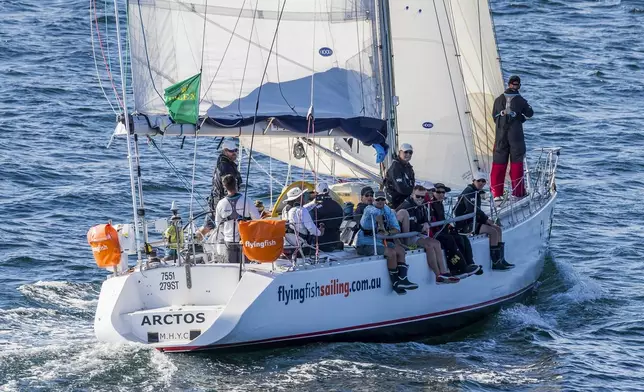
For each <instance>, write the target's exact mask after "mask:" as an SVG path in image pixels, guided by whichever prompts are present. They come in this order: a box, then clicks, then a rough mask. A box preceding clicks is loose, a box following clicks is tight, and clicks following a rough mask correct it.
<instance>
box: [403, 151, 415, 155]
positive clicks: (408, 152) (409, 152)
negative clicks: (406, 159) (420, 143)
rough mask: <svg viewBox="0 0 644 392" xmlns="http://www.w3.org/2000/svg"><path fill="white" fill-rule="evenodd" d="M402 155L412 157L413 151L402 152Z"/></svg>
mask: <svg viewBox="0 0 644 392" xmlns="http://www.w3.org/2000/svg"><path fill="white" fill-rule="evenodd" d="M403 153H404V154H409V155H413V154H414V152H413V151H403Z"/></svg>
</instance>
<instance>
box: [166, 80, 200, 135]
mask: <svg viewBox="0 0 644 392" xmlns="http://www.w3.org/2000/svg"><path fill="white" fill-rule="evenodd" d="M200 84H201V73H198V74H196V75H195V76H193V77H191V78H188V79H186V80H184V81H181V82H179V83H176V84H173V85H172V86H170V87H168V88H167V89H165V106H167V108H168V112H170V117H172V119H173V120H174V122H176V123H178V124H196V123H197V117H198V116H199V85H200Z"/></svg>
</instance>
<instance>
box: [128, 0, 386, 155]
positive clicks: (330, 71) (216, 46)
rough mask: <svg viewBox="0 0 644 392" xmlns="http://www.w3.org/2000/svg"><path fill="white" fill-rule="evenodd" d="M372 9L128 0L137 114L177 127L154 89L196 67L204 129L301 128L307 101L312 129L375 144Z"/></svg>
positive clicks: (321, 0)
mask: <svg viewBox="0 0 644 392" xmlns="http://www.w3.org/2000/svg"><path fill="white" fill-rule="evenodd" d="M374 8H375V5H374V0H370V1H369V0H364V1H345V0H298V1H289V2H286V1H285V0H222V1H217V2H213V1H210V2H207V1H206V0H189V1H181V0H129V6H128V12H129V29H130V41H131V54H132V74H133V82H134V100H135V105H136V111H137V112H138V113H141V114H145V115H146V122H147V123H148V125H149V126H150V128H161V129H163V130H171V129H172V128H177V126H176V125H174V124H172V123H171V122H170V121H169V119H168V118H167V117H168V116H167V111H166V108H165V105H164V100H163V96H162V93H163V89H165V88H167V87H169V86H171V85H173V84H175V83H177V82H178V81H181V80H184V79H186V78H188V77H190V76H192V75H195V74H197V73H199V72H200V70H201V92H200V95H201V98H202V99H201V102H200V107H199V112H200V115H201V116H202V117H204V118H205V119H206V122H205V123H204V128H208V129H206V130H204V133H203V134H211V135H214V134H217V132H216V131H213V128H214V129H221V133H220V134H221V135H231V134H232V135H235V132H236V134H237V135H249V134H250V133H251V128H255V130H256V134H258V135H259V136H262V135H268V134H264V133H262V131H265V129H266V125H267V124H268V123H269V122H270V123H271V124H272V125H276V126H279V127H280V128H281V129H283V130H286V131H288V132H295V133H308V132H310V130H311V128H312V124H311V122H310V121H308V118H309V117H308V114H309V113H310V112H311V108H312V113H313V115H314V118H315V127H316V131H317V132H320V133H319V134H318V136H323V133H322V132H323V131H325V130H326V131H330V130H332V129H336V130H337V131H336V134H337V135H338V136H341V135H346V136H351V137H355V138H357V139H359V140H361V141H363V142H365V143H367V144H372V143H384V137H385V136H384V135H385V133H384V132H383V129H384V124H385V123H384V120H383V119H382V115H381V112H382V110H381V103H380V100H379V92H378V90H379V87H378V83H379V82H378V78H379V76H378V69H377V63H378V62H377V59H376V58H375V56H377V53H376V49H377V45H375V44H374V42H375V39H374V31H375V28H374V26H373V24H374V21H373V20H374V18H375V14H374ZM204 18H205V23H204ZM276 32H277V33H276ZM274 37H275V39H274ZM202 48H203V50H202ZM260 88H261V92H260ZM256 113H257V116H255V114H256ZM256 122H259V123H260V124H255V123H256ZM137 125H138V124H137ZM186 130H187V131H188V132H187V134H190V131H189V130H188V128H185V127H181V129H180V132H181V133H182V134H186ZM192 132H193V134H194V130H193V131H192ZM208 132H209V133H208ZM170 134H172V132H170ZM328 136H330V135H327V137H328Z"/></svg>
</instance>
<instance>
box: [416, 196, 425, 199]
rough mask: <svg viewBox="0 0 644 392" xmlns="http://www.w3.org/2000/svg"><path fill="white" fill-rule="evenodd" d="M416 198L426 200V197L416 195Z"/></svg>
mask: <svg viewBox="0 0 644 392" xmlns="http://www.w3.org/2000/svg"><path fill="white" fill-rule="evenodd" d="M415 196H416V199H424V198H425V195H415Z"/></svg>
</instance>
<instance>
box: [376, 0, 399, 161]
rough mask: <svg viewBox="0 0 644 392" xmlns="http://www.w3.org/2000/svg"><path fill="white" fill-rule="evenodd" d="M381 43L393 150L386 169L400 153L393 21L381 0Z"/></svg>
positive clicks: (385, 0) (389, 140)
mask: <svg viewBox="0 0 644 392" xmlns="http://www.w3.org/2000/svg"><path fill="white" fill-rule="evenodd" d="M379 4H380V12H379V16H380V18H379V19H380V41H381V48H382V79H383V93H384V100H385V116H386V120H387V142H388V143H389V145H390V147H391V150H390V154H387V156H386V158H385V162H384V163H385V167H389V166H390V165H391V161H392V154H391V153H394V154H395V153H396V152H397V151H398V132H397V131H396V104H397V102H394V101H395V100H397V97H395V95H394V94H395V85H394V71H393V58H392V57H393V54H392V53H393V51H392V48H391V21H390V19H389V0H380V1H379Z"/></svg>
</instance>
